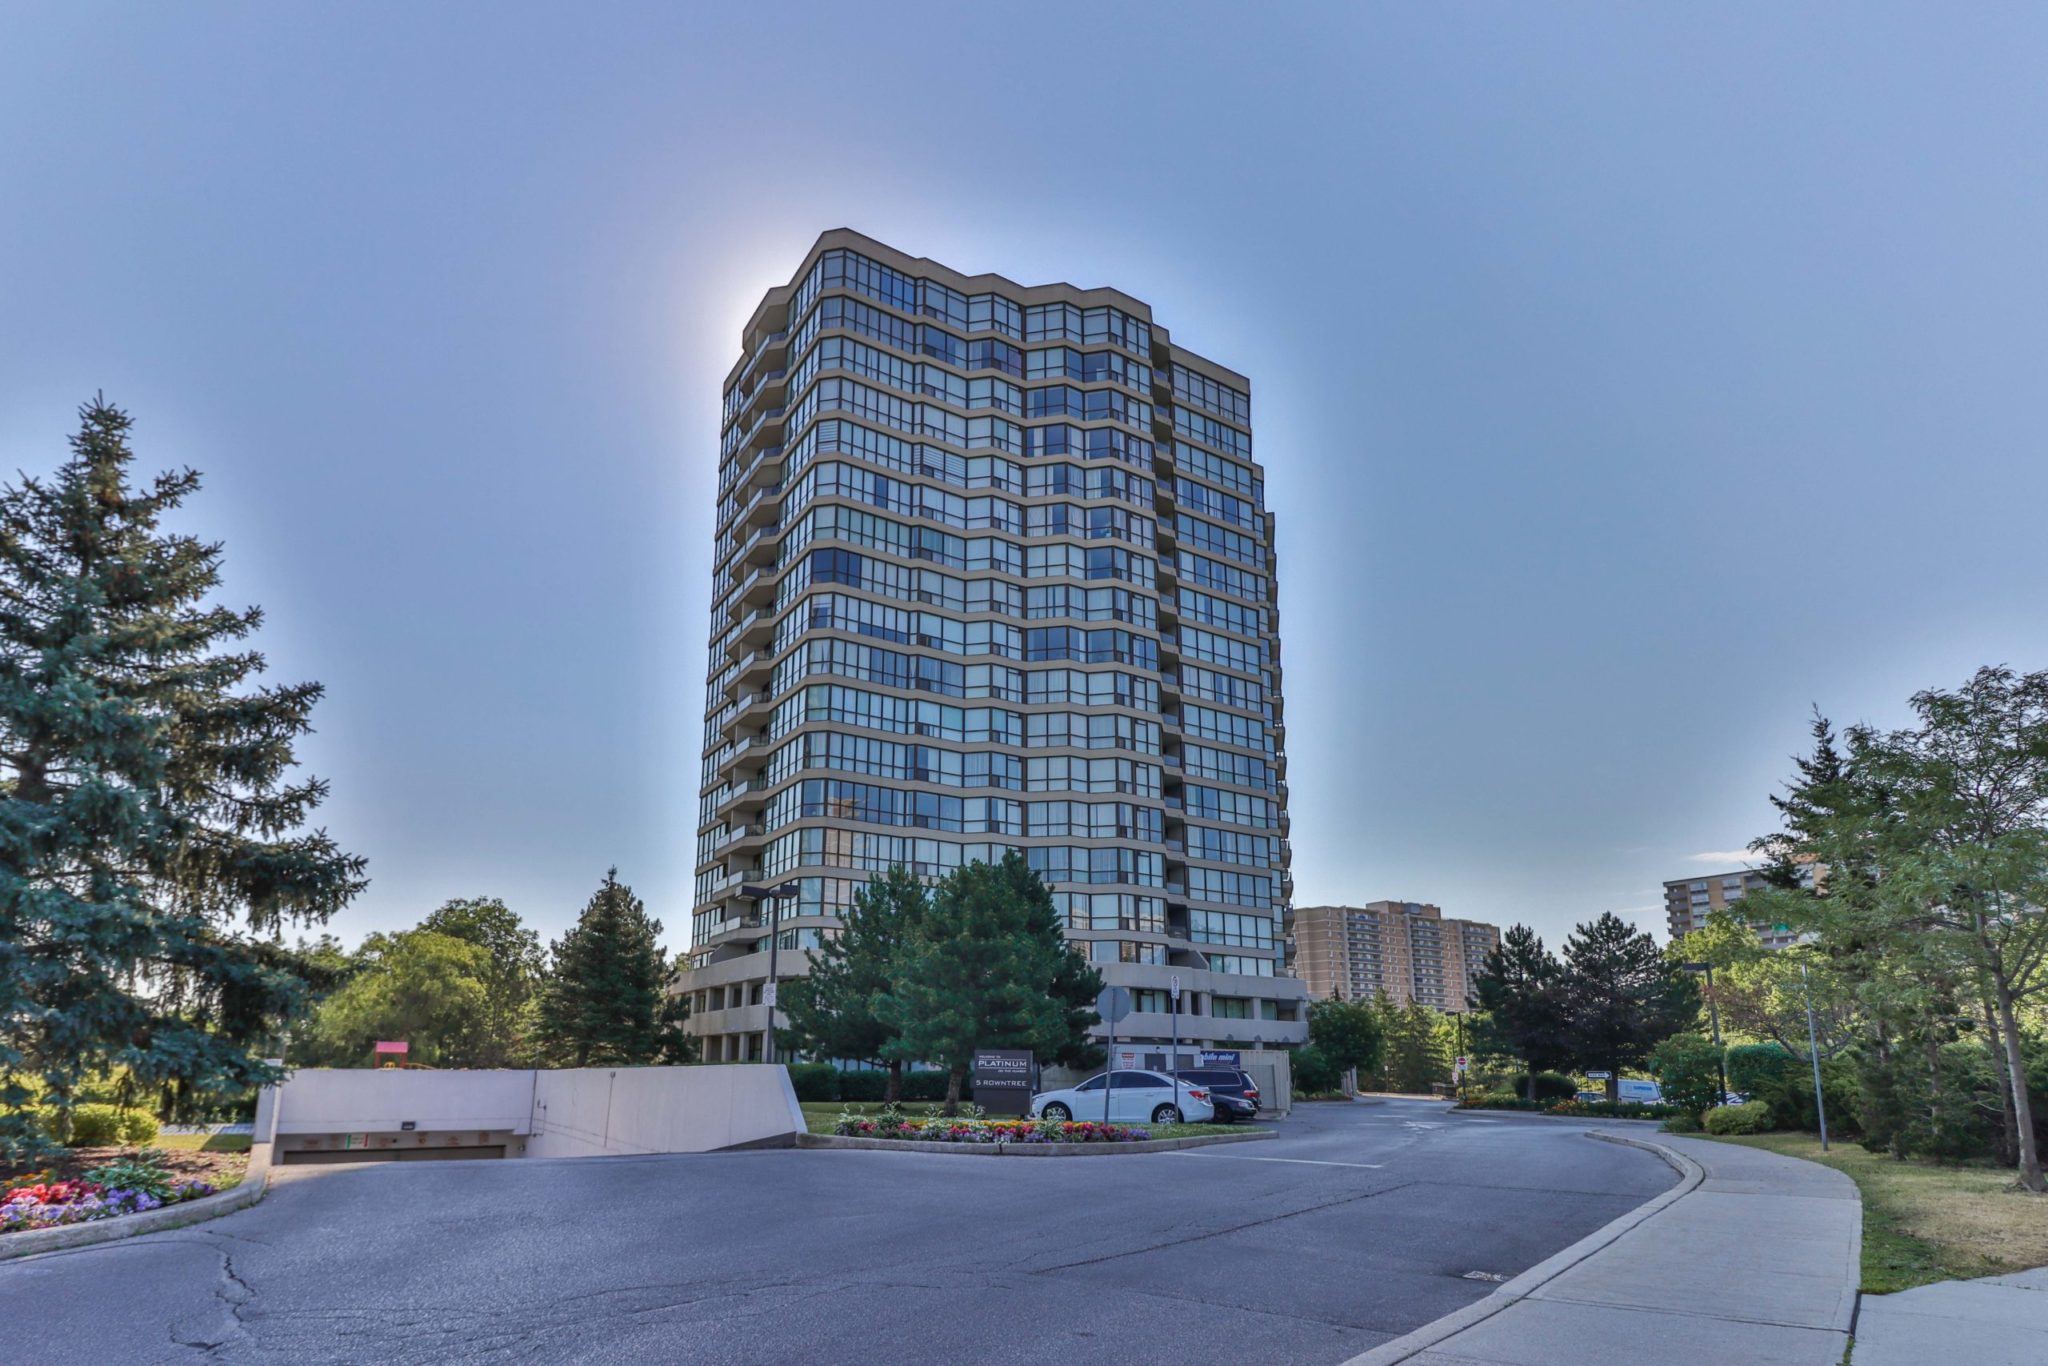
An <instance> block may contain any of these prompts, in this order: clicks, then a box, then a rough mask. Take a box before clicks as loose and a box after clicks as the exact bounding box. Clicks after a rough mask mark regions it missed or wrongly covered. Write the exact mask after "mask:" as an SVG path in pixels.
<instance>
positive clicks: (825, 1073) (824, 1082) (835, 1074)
mask: <svg viewBox="0 0 2048 1366" xmlns="http://www.w3.org/2000/svg"><path fill="white" fill-rule="evenodd" d="M788 1068H789V1084H790V1085H791V1086H792V1087H794V1088H795V1090H796V1098H797V1099H798V1100H812V1101H820V1100H838V1099H839V1069H838V1068H836V1067H834V1066H833V1065H832V1064H831V1063H829V1062H793V1063H790V1064H788Z"/></svg>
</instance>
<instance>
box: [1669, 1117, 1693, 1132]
mask: <svg viewBox="0 0 2048 1366" xmlns="http://www.w3.org/2000/svg"><path fill="white" fill-rule="evenodd" d="M1663 1127H1664V1132H1665V1133H1667V1134H1696V1133H1698V1132H1699V1131H1700V1122H1699V1121H1698V1120H1696V1119H1694V1118H1693V1117H1692V1116H1691V1115H1673V1116H1672V1117H1671V1118H1669V1119H1667V1120H1665V1121H1664V1126H1663Z"/></svg>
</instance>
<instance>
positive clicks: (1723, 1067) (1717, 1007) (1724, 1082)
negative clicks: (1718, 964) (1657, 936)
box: [1679, 963, 1728, 1105]
mask: <svg viewBox="0 0 2048 1366" xmlns="http://www.w3.org/2000/svg"><path fill="white" fill-rule="evenodd" d="M1679 966H1680V967H1682V968H1684V969H1685V970H1686V971H1687V972H1704V973H1705V974H1707V1019H1708V1020H1709V1021H1710V1022H1711V1023H1712V1024H1713V1027H1714V1074H1715V1075H1716V1076H1718V1077H1719V1078H1720V1079H1721V1103H1722V1104H1723V1105H1726V1104H1727V1103H1728V1061H1727V1054H1725V1053H1724V1052H1722V1050H1721V1004H1720V1002H1718V1001H1716V1000H1715V999H1714V965H1713V964H1712V963H1681V964H1679Z"/></svg>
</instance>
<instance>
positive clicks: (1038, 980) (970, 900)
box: [874, 850, 1102, 1114]
mask: <svg viewBox="0 0 2048 1366" xmlns="http://www.w3.org/2000/svg"><path fill="white" fill-rule="evenodd" d="M1101 990H1102V975H1101V974H1100V973H1098V972H1096V971H1095V969H1094V968H1092V967H1090V966H1088V964H1087V962H1086V961H1085V960H1084V959H1083V958H1082V957H1081V956H1080V954H1079V953H1077V952H1076V951H1075V950H1074V947H1073V946H1072V945H1071V944H1069V943H1068V942H1067V938H1066V934H1065V933H1064V931H1063V930H1062V928H1061V925H1060V917H1059V911H1058V909H1057V908H1056V907H1055V906H1054V905H1053V900H1052V893H1051V892H1050V891H1048V890H1047V889H1046V886H1045V883H1044V882H1043V881H1041V880H1040V878H1039V876H1038V874H1037V873H1034V872H1033V871H1032V870H1031V867H1030V865H1029V864H1027V863H1026V862H1025V861H1024V858H1023V856H1022V855H1021V854H1019V853H1017V852H1016V851H1015V850H1012V851H1010V852H1009V853H1008V854H1006V855H1004V856H1003V860H1002V862H1000V863H995V864H989V863H981V862H975V863H970V864H968V865H967V866H965V867H963V868H958V869H955V870H954V871H953V873H951V874H950V875H949V876H948V877H947V878H946V879H945V880H944V881H942V882H940V883H939V884H938V886H936V887H934V888H933V889H932V894H931V901H930V906H929V909H928V910H927V911H926V912H925V915H924V918H923V921H922V923H920V924H919V925H918V927H917V929H916V930H915V931H914V932H913V934H912V935H911V939H910V943H909V944H908V946H907V948H906V951H905V953H904V955H903V957H902V959H901V962H900V967H899V969H898V972H897V974H896V978H895V980H894V982H892V983H891V985H890V988H889V990H887V991H885V992H883V993H882V994H881V995H879V996H876V997H875V998H874V1011H875V1014H876V1015H877V1016H878V1017H879V1018H881V1019H882V1020H883V1021H884V1022H886V1023H887V1024H888V1025H889V1026H890V1027H891V1028H893V1029H894V1030H895V1031H896V1037H895V1039H894V1040H893V1041H891V1042H890V1043H889V1044H888V1045H887V1048H886V1050H885V1052H886V1054H887V1056H889V1057H891V1058H897V1059H901V1060H903V1061H906V1062H908V1061H929V1062H936V1063H939V1064H941V1065H942V1066H944V1067H945V1068H946V1070H947V1079H946V1111H947V1113H949V1114H951V1113H953V1112H954V1111H956V1110H957V1109H958V1108H959V1103H960V1083H961V1082H962V1080H964V1079H965V1077H966V1075H967V1069H968V1066H969V1064H970V1063H971V1062H972V1061H973V1059H974V1050H975V1049H977V1048H1029V1049H1031V1050H1032V1051H1033V1052H1035V1053H1036V1054H1037V1055H1038V1057H1039V1058H1041V1059H1046V1060H1051V1059H1056V1058H1060V1057H1062V1056H1066V1055H1070V1054H1072V1053H1074V1052H1075V1051H1077V1050H1079V1049H1081V1048H1083V1047H1085V1046H1086V1036H1087V1029H1088V1026H1090V1025H1092V1024H1094V1023H1095V1021H1096V1019H1097V1016H1096V1014H1095V1010H1094V1001H1095V997H1096V994H1097V993H1098V992H1100V991H1101Z"/></svg>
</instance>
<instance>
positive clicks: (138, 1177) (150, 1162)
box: [85, 1148, 175, 1200]
mask: <svg viewBox="0 0 2048 1366" xmlns="http://www.w3.org/2000/svg"><path fill="white" fill-rule="evenodd" d="M164 1158H165V1154H164V1153H163V1151H162V1150H161V1149H158V1148H146V1149H144V1150H143V1151H141V1152H139V1153H131V1154H129V1155H128V1156H126V1157H122V1158H117V1159H115V1160H114V1161H112V1162H109V1163H108V1164H107V1165H106V1166H104V1167H94V1168H93V1169H92V1170H91V1171H89V1172H87V1173H86V1174H85V1179H86V1180H88V1181H91V1182H95V1183H96V1184H98V1185H101V1186H104V1187H106V1188H107V1189H108V1190H124V1191H141V1192H142V1193H143V1194H144V1195H147V1196H151V1197H153V1198H154V1199H157V1200H168V1199H169V1198H170V1196H171V1190H172V1187H173V1185H174V1183H175V1178H174V1177H173V1176H172V1175H171V1172H170V1169H169V1168H168V1167H166V1166H164V1165H163V1163H164Z"/></svg>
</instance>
